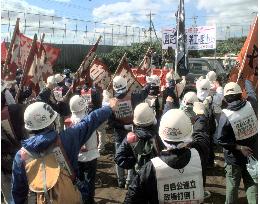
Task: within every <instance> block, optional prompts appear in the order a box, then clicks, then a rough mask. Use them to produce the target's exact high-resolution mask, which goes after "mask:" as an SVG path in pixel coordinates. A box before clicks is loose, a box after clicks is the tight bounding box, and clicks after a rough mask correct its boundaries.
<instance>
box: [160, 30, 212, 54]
mask: <svg viewBox="0 0 260 204" xmlns="http://www.w3.org/2000/svg"><path fill="white" fill-rule="evenodd" d="M176 35H177V33H176V29H175V28H173V29H164V30H163V31H162V49H168V47H172V48H173V49H176ZM186 36H187V38H186V43H187V49H188V50H207V49H216V27H215V26H199V27H192V28H187V29H186Z"/></svg>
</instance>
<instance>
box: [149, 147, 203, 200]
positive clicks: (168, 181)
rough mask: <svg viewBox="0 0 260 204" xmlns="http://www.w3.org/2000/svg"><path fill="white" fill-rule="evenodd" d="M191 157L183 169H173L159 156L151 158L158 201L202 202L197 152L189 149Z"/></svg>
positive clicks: (201, 185)
mask: <svg viewBox="0 0 260 204" xmlns="http://www.w3.org/2000/svg"><path fill="white" fill-rule="evenodd" d="M190 151H191V159H190V161H189V163H188V164H187V165H186V166H185V167H184V168H183V169H173V168H171V167H170V166H168V165H167V164H166V163H165V162H164V161H162V160H161V159H160V158H159V157H155V158H153V159H151V161H152V163H153V166H154V168H155V172H156V180H157V192H158V200H159V203H160V204H162V203H167V204H173V203H175V204H176V203H192V204H193V203H194V204H195V203H196V204H199V203H202V202H203V197H204V189H203V179H202V168H201V160H200V156H199V153H198V152H197V150H195V149H191V150H190Z"/></svg>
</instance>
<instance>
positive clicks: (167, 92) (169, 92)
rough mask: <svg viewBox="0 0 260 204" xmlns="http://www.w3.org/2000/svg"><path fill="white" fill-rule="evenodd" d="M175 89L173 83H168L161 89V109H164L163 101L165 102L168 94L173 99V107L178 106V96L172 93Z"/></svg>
mask: <svg viewBox="0 0 260 204" xmlns="http://www.w3.org/2000/svg"><path fill="white" fill-rule="evenodd" d="M174 90H175V85H170V86H169V87H166V89H165V90H163V92H162V98H163V99H162V100H163V101H162V110H163V109H164V106H165V103H166V99H167V97H168V96H171V97H172V98H173V101H174V104H173V105H174V107H175V108H179V107H180V103H179V98H178V97H177V96H176V94H175V93H174Z"/></svg>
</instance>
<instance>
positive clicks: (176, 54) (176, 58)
mask: <svg viewBox="0 0 260 204" xmlns="http://www.w3.org/2000/svg"><path fill="white" fill-rule="evenodd" d="M180 3H181V2H179V7H178V11H177V22H176V27H177V29H176V32H177V33H176V49H175V63H174V64H175V67H174V72H175V76H177V66H178V48H179V18H180V16H179V15H180Z"/></svg>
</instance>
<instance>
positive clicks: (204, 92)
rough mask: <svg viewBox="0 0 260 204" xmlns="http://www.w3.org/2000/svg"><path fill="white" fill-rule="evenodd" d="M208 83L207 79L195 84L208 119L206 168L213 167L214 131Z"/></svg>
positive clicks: (213, 116)
mask: <svg viewBox="0 0 260 204" xmlns="http://www.w3.org/2000/svg"><path fill="white" fill-rule="evenodd" d="M210 88H211V86H210V81H209V80H208V79H199V80H198V81H197V82H196V89H197V97H198V99H199V101H200V102H202V103H203V104H204V106H205V109H206V117H207V119H208V132H209V135H210V155H209V161H208V167H210V168H212V167H214V158H215V154H214V149H213V146H214V140H213V137H214V133H215V131H216V121H215V115H214V110H213V96H212V95H210Z"/></svg>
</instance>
